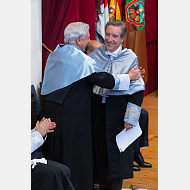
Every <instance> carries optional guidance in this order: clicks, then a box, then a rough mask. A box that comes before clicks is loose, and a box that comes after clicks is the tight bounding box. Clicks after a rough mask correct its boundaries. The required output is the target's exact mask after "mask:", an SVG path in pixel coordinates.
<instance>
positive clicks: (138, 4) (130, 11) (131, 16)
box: [125, 0, 145, 31]
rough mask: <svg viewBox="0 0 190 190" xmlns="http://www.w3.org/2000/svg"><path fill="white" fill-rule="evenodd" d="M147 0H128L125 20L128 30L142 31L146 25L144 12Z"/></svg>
mask: <svg viewBox="0 0 190 190" xmlns="http://www.w3.org/2000/svg"><path fill="white" fill-rule="evenodd" d="M144 2H145V0H126V2H125V22H126V26H127V29H128V31H129V30H130V31H133V30H136V31H141V30H142V29H143V28H144V26H145V14H144Z"/></svg>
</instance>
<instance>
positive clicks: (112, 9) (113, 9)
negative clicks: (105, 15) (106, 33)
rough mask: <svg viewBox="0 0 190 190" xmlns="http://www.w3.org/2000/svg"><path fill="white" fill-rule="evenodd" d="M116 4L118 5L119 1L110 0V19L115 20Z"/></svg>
mask: <svg viewBox="0 0 190 190" xmlns="http://www.w3.org/2000/svg"><path fill="white" fill-rule="evenodd" d="M116 5H117V1H116V0H110V5H109V20H115V12H116Z"/></svg>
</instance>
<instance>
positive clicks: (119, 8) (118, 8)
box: [116, 0, 122, 20]
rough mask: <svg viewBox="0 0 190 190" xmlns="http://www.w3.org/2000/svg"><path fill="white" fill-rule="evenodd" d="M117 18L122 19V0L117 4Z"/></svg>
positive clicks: (118, 0)
mask: <svg viewBox="0 0 190 190" xmlns="http://www.w3.org/2000/svg"><path fill="white" fill-rule="evenodd" d="M116 20H122V6H121V0H117V5H116Z"/></svg>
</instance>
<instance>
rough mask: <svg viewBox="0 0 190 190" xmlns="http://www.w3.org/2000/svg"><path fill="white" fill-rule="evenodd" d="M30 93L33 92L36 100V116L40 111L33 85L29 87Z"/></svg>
mask: <svg viewBox="0 0 190 190" xmlns="http://www.w3.org/2000/svg"><path fill="white" fill-rule="evenodd" d="M31 92H34V94H35V95H34V98H35V99H36V107H37V114H38V113H39V111H40V105H39V101H38V97H37V94H36V90H35V87H34V85H33V84H32V85H31Z"/></svg>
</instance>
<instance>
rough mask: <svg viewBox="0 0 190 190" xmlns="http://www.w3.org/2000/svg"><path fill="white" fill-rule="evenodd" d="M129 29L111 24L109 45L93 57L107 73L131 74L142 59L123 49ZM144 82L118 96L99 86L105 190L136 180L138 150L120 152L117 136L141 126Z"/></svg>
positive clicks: (98, 161) (98, 142)
mask: <svg viewBox="0 0 190 190" xmlns="http://www.w3.org/2000/svg"><path fill="white" fill-rule="evenodd" d="M126 32H127V28H126V25H125V23H123V22H122V21H119V20H112V21H109V22H107V24H106V27H105V40H104V43H105V45H103V46H101V47H99V48H97V49H96V50H94V51H93V52H92V53H90V54H89V56H90V57H91V58H92V59H94V60H95V61H96V63H97V64H98V65H100V66H101V68H102V69H104V70H105V71H106V72H109V73H111V74H116V73H117V74H123V73H128V72H129V70H130V68H131V67H133V66H134V65H136V66H138V59H137V56H136V55H135V53H134V52H132V50H130V49H127V48H123V47H122V46H121V43H122V42H123V40H124V38H125V35H126ZM144 89H145V85H144V81H143V80H142V78H141V77H140V79H139V80H136V81H131V84H130V88H129V90H127V91H122V92H116V91H114V90H108V89H105V88H101V87H98V86H96V87H95V88H94V89H93V92H94V131H95V132H94V137H95V140H94V142H95V179H96V182H97V183H99V185H100V189H101V190H121V189H122V181H123V179H128V178H132V177H133V156H134V147H133V144H131V145H130V146H129V147H128V148H127V149H126V150H125V151H124V152H121V153H120V151H119V149H118V147H117V144H116V135H117V134H118V133H119V132H120V131H122V130H123V129H124V128H126V130H130V129H131V128H133V127H134V126H136V125H137V123H138V120H139V116H140V111H141V104H142V101H143V94H144Z"/></svg>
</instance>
